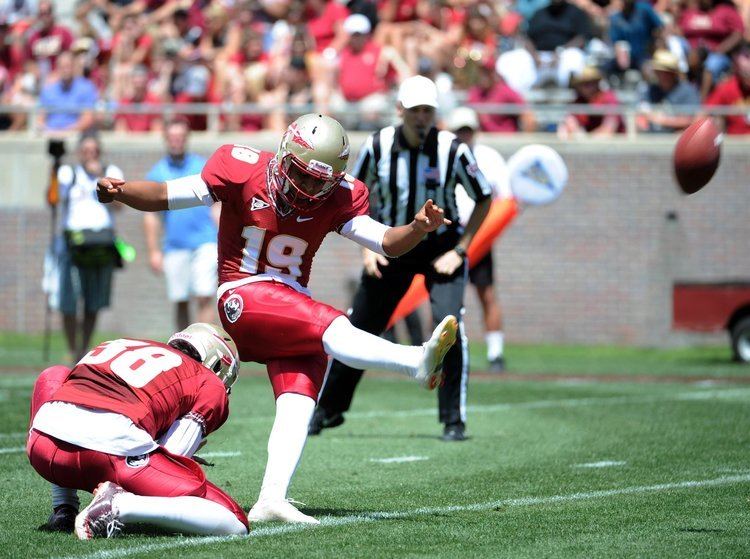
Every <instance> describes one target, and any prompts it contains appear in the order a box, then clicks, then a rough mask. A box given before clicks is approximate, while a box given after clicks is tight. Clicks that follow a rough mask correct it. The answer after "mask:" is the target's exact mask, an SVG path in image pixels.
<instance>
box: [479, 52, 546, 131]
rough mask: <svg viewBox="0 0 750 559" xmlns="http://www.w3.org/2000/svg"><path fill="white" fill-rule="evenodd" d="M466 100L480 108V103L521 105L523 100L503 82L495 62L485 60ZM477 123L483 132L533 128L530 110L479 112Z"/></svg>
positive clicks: (529, 129)
mask: <svg viewBox="0 0 750 559" xmlns="http://www.w3.org/2000/svg"><path fill="white" fill-rule="evenodd" d="M466 102H467V103H468V104H470V105H475V106H476V108H478V109H480V110H481V106H482V105H487V104H496V105H502V104H508V105H523V104H525V101H524V99H523V97H521V95H519V94H518V93H516V92H515V91H514V90H513V89H511V88H510V86H508V84H506V83H505V80H503V78H502V77H500V76H499V75H498V74H497V73H496V72H495V62H494V61H493V60H487V61H486V62H485V63H484V64H482V65H480V69H479V79H478V80H477V85H475V86H474V87H472V88H470V89H469V90H468V91H467V94H466ZM519 121H520V123H521V125H520V126H519ZM479 123H480V126H481V130H482V131H484V132H518V130H519V128H522V129H523V130H524V131H526V132H530V131H532V130H533V129H534V116H533V114H532V113H530V112H528V111H527V112H524V113H521V114H520V115H519V114H504V113H480V114H479Z"/></svg>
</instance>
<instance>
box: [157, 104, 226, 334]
mask: <svg viewBox="0 0 750 559" xmlns="http://www.w3.org/2000/svg"><path fill="white" fill-rule="evenodd" d="M189 134H190V125H189V124H188V121H187V120H185V119H182V118H177V119H175V120H172V121H170V122H169V123H168V124H167V126H166V127H165V129H164V140H165V143H166V148H167V155H166V156H165V157H163V158H162V159H160V160H159V161H158V162H157V163H156V165H154V166H153V167H152V169H151V171H150V172H149V173H148V175H147V177H146V178H147V180H150V181H157V182H163V181H167V180H172V179H176V178H180V177H185V176H187V175H195V174H198V173H200V172H201V171H202V170H203V165H204V164H205V163H206V160H205V158H203V157H201V156H199V155H196V154H193V153H188V152H187V141H188V136H189ZM217 206H220V204H214V205H213V206H212V207H211V208H208V207H206V206H200V207H196V208H189V209H184V210H181V211H179V212H161V214H158V213H150V212H147V213H145V214H144V216H143V227H144V230H145V233H146V246H147V247H148V253H149V263H150V265H151V269H152V270H153V271H154V273H156V274H161V273H163V274H164V276H165V278H166V281H167V297H168V298H169V300H170V301H172V302H173V303H174V304H175V321H176V326H177V328H178V329H179V330H184V329H185V328H187V326H188V324H190V323H191V322H194V321H193V320H191V318H190V301H191V299H195V303H196V305H197V315H198V316H197V319H196V320H195V322H216V320H215V319H216V317H215V316H214V313H215V312H216V310H215V309H216V299H215V298H216V288H217V287H218V279H217V261H218V253H217V243H216V236H217V234H218V227H217V224H218V219H219V212H220V208H218V207H217Z"/></svg>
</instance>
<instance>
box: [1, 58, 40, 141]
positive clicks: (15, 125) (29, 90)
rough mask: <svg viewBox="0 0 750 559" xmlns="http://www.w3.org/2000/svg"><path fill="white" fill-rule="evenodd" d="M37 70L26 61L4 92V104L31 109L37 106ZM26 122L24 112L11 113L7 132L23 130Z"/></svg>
mask: <svg viewBox="0 0 750 559" xmlns="http://www.w3.org/2000/svg"><path fill="white" fill-rule="evenodd" d="M38 71H39V68H38V67H37V65H36V64H34V63H33V62H31V61H26V63H25V64H24V67H23V69H22V70H21V72H20V73H19V74H18V75H17V76H16V79H15V80H14V81H13V83H12V84H11V85H10V89H8V90H7V91H6V92H5V101H4V102H5V103H7V104H8V105H15V106H17V107H26V108H29V109H30V108H31V107H33V106H35V105H36V104H37V99H38V98H39V88H40V79H39V73H38ZM27 122H28V114H27V113H25V112H17V113H13V114H12V116H11V124H10V127H9V130H23V129H24V128H26V126H27Z"/></svg>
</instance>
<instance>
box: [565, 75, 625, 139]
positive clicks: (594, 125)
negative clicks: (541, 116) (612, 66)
mask: <svg viewBox="0 0 750 559" xmlns="http://www.w3.org/2000/svg"><path fill="white" fill-rule="evenodd" d="M602 80H603V77H602V74H601V72H599V70H598V69H597V68H594V67H592V66H586V67H585V68H584V69H583V71H582V72H581V73H580V74H576V75H574V76H573V77H572V78H571V79H570V84H571V86H572V87H573V89H574V90H575V93H576V98H575V101H573V103H574V104H577V105H586V106H588V107H596V106H606V105H618V104H619V103H618V101H617V97H616V96H615V94H614V93H613V92H611V91H609V90H603V89H601V87H600V84H601V82H602ZM619 132H624V126H623V123H622V118H621V117H620V116H619V115H613V114H599V115H597V114H590V113H586V114H573V115H567V116H566V117H565V118H564V119H563V121H562V122H561V123H560V125H559V126H558V127H557V135H558V136H559V137H560V138H561V139H564V140H566V139H569V138H574V137H581V136H588V135H591V136H598V137H608V136H612V135H614V134H616V133H619Z"/></svg>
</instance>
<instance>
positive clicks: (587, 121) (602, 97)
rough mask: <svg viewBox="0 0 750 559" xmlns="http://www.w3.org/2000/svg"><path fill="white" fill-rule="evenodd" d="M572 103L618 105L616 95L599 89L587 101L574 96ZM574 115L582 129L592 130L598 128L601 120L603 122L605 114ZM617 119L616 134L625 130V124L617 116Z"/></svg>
mask: <svg viewBox="0 0 750 559" xmlns="http://www.w3.org/2000/svg"><path fill="white" fill-rule="evenodd" d="M574 103H575V104H581V105H591V106H602V105H619V101H618V100H617V96H616V95H615V94H614V93H613V92H612V91H600V92H599V93H597V94H596V95H595V96H594V97H593V98H592V99H590V100H589V101H588V103H587V102H586V100H585V99H583V98H582V97H578V98H576V100H575V101H574ZM574 116H575V118H576V120H578V124H580V125H581V127H582V128H583V129H584V130H586V132H592V131H594V130H596V129H597V128H599V127H600V126H601V125H602V122H604V117H605V115H594V114H578V115H574ZM617 120H618V125H617V130H616V132H617V133H618V134H619V133H622V132H625V125H624V124H623V122H622V118H620V117H619V116H618V117H617Z"/></svg>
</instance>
